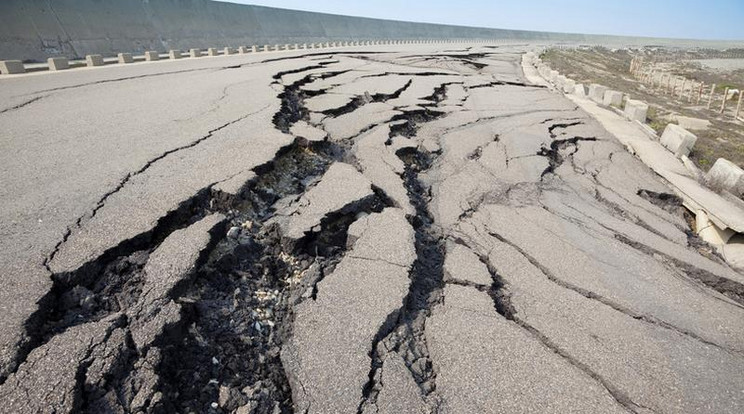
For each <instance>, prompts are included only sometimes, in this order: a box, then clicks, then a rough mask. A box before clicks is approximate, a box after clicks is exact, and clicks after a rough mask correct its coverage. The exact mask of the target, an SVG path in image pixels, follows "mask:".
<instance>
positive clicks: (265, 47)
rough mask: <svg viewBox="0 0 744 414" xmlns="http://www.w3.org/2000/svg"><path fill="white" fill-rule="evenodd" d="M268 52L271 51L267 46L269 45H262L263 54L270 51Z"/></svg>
mask: <svg viewBox="0 0 744 414" xmlns="http://www.w3.org/2000/svg"><path fill="white" fill-rule="evenodd" d="M270 50H271V46H269V45H264V47H263V51H264V52H268V51H270Z"/></svg>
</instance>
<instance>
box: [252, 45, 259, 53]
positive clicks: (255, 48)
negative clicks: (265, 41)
mask: <svg viewBox="0 0 744 414" xmlns="http://www.w3.org/2000/svg"><path fill="white" fill-rule="evenodd" d="M251 52H252V53H258V46H256V45H253V46H251Z"/></svg>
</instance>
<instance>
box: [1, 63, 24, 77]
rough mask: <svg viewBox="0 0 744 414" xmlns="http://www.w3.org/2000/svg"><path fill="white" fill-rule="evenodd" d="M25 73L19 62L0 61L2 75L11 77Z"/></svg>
mask: <svg viewBox="0 0 744 414" xmlns="http://www.w3.org/2000/svg"><path fill="white" fill-rule="evenodd" d="M24 72H26V67H25V66H23V62H21V61H20V60H0V73H2V74H3V75H13V74H16V73H24Z"/></svg>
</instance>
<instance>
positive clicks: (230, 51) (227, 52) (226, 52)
mask: <svg viewBox="0 0 744 414" xmlns="http://www.w3.org/2000/svg"><path fill="white" fill-rule="evenodd" d="M223 52H224V55H225V56H229V55H232V54H234V53H235V49H233V48H231V47H230V46H227V47H225V49H224V50H223Z"/></svg>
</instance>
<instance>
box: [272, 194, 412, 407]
mask: <svg viewBox="0 0 744 414" xmlns="http://www.w3.org/2000/svg"><path fill="white" fill-rule="evenodd" d="M349 231H350V233H351V234H354V238H353V239H352V240H354V239H355V241H353V243H354V245H353V247H352V249H351V250H350V251H349V252H348V253H347V255H346V257H345V258H344V259H343V260H342V261H341V263H339V264H338V266H337V267H336V270H335V271H334V272H333V273H331V274H330V275H328V276H326V277H325V278H324V279H323V280H322V281H321V282H320V283H318V292H317V297H316V298H315V299H314V300H310V301H306V302H303V303H302V304H301V305H299V307H298V308H297V309H296V316H295V321H294V324H293V327H294V331H293V335H292V338H291V339H290V340H289V342H288V343H287V344H286V345H285V346H284V348H283V349H282V361H283V363H284V366H285V369H286V370H287V374H288V376H289V379H290V384H291V385H292V395H293V401H294V404H295V407H296V408H295V409H296V410H297V411H300V412H308V413H327V412H355V411H357V408H358V407H359V406H360V405H361V403H362V397H363V396H362V389H363V388H364V384H365V383H367V381H368V380H369V372H370V370H371V367H370V365H371V359H370V356H369V355H370V352H371V351H372V343H373V339H374V338H375V335H376V334H377V332H378V331H379V330H380V329H381V327H383V326H385V324H387V323H390V322H389V319H390V315H395V313H396V312H397V311H398V309H399V308H400V307H401V306H402V304H403V298H404V297H405V296H406V294H407V292H408V286H409V283H410V281H409V278H408V272H409V269H410V266H411V265H412V264H413V261H414V259H415V257H416V255H415V252H414V249H413V237H414V235H413V229H412V228H411V226H410V225H409V224H408V222H407V221H406V220H405V217H404V215H403V212H402V211H401V210H400V209H395V208H388V209H385V210H383V212H382V213H373V214H370V215H369V216H366V217H364V218H362V219H360V221H357V222H355V223H354V224H353V225H352V228H351V229H350V230H349Z"/></svg>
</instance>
